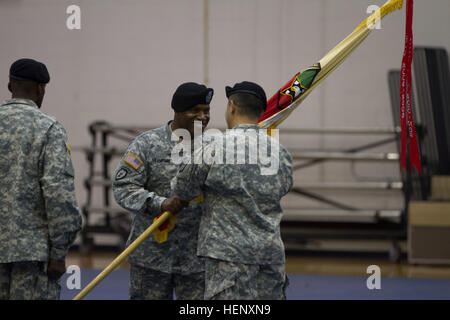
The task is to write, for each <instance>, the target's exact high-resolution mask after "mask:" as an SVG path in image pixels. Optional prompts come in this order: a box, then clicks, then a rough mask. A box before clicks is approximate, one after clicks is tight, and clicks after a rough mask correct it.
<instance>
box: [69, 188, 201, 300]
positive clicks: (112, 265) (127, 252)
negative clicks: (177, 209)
mask: <svg viewBox="0 0 450 320" xmlns="http://www.w3.org/2000/svg"><path fill="white" fill-rule="evenodd" d="M202 201H203V194H200V195H199V196H198V197H197V198H195V199H192V200H191V201H189V204H191V203H196V202H202ZM171 215H172V213H170V212H169V211H166V212H164V213H163V214H162V215H161V216H160V217H159V218H158V220H156V221H155V222H154V223H152V224H151V225H150V227H148V228H147V229H146V230H145V231H144V232H143V233H142V234H141V235H140V236H139V237H137V238H136V240H134V241H133V242H132V243H131V244H130V245H129V246H128V247H127V248H126V249H125V250H124V251H123V252H122V253H121V254H120V255H119V256H117V258H115V259H114V260H113V261H112V262H111V263H110V264H109V265H108V266H107V267H106V268H105V269H103V271H102V272H100V274H99V275H98V276H97V277H95V278H94V280H92V281H91V282H90V283H89V284H88V285H87V286H86V287H84V288H83V290H81V291H80V293H78V294H77V295H76V296H75V297H74V298H73V299H72V300H81V299H83V298H84V297H85V296H86V295H87V294H88V293H89V292H90V291H91V290H92V289H94V288H95V287H96V286H97V285H98V284H99V283H100V281H102V280H103V279H104V278H105V277H106V276H107V275H108V274H110V273H111V271H113V270H114V269H115V268H117V267H118V266H119V265H120V264H121V263H122V262H123V261H124V260H125V259H126V258H127V257H128V256H129V255H130V254H131V253H132V252H133V251H134V250H136V248H137V247H139V246H140V245H141V243H142V242H143V241H144V240H145V239H147V238H148V237H149V236H150V235H151V234H152V233H153V232H154V231H155V230H156V228H159V227H160V226H161V225H162V224H163V223H164V222H165V221H166V220H167V219H169V218H170V217H171Z"/></svg>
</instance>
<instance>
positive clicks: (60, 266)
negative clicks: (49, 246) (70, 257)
mask: <svg viewBox="0 0 450 320" xmlns="http://www.w3.org/2000/svg"><path fill="white" fill-rule="evenodd" d="M65 272H66V261H58V260H52V259H50V261H49V262H48V267H47V276H48V277H49V279H50V280H58V279H59V278H61V276H62V275H63V274H64V273H65Z"/></svg>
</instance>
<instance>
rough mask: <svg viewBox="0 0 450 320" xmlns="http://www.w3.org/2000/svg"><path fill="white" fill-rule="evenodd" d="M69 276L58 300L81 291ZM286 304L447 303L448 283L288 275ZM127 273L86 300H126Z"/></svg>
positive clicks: (84, 275)
mask: <svg viewBox="0 0 450 320" xmlns="http://www.w3.org/2000/svg"><path fill="white" fill-rule="evenodd" d="M100 271H101V270H92V269H82V270H81V288H84V287H85V286H86V285H87V284H88V283H89V282H90V281H91V280H92V279H94V278H95V277H96V276H97V275H98V274H99V273H100ZM67 277H68V275H67V274H66V275H64V276H63V278H62V279H61V287H62V291H61V299H63V300H69V299H72V298H73V297H75V295H77V294H78V292H80V290H76V289H74V290H69V289H67V286H66V281H67ZM288 277H289V282H290V285H289V287H288V290H287V299H288V300H375V299H377V300H379V299H383V300H428V299H430V300H450V279H420V278H389V277H381V289H379V290H377V289H373V290H369V289H368V288H367V286H366V281H367V277H361V276H334V275H308V274H290V275H288ZM128 287H129V270H115V271H113V272H112V273H111V274H109V275H108V276H107V277H106V278H105V279H104V280H103V281H102V282H101V283H100V284H99V285H98V286H97V287H96V288H94V289H93V290H92V291H91V292H90V293H89V294H88V295H87V296H86V297H85V299H86V300H88V299H94V300H126V299H128Z"/></svg>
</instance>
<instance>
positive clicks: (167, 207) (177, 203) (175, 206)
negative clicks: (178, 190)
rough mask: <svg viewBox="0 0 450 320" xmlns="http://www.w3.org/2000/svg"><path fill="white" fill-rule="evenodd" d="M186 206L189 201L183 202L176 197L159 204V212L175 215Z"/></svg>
mask: <svg viewBox="0 0 450 320" xmlns="http://www.w3.org/2000/svg"><path fill="white" fill-rule="evenodd" d="M187 206H189V201H186V200H183V199H182V198H180V197H178V196H173V197H171V198H168V199H166V200H164V201H163V203H162V204H161V211H162V212H166V211H170V212H171V213H173V214H175V213H177V212H178V211H181V210H183V208H186V207H187Z"/></svg>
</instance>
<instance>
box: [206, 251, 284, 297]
mask: <svg viewBox="0 0 450 320" xmlns="http://www.w3.org/2000/svg"><path fill="white" fill-rule="evenodd" d="M205 278H206V288H205V299H206V300H286V287H287V284H288V280H287V277H286V273H285V265H284V263H282V264H270V265H256V264H242V263H233V262H228V261H222V260H217V259H210V258H206V259H205Z"/></svg>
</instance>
